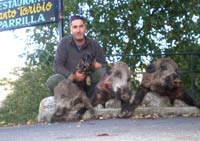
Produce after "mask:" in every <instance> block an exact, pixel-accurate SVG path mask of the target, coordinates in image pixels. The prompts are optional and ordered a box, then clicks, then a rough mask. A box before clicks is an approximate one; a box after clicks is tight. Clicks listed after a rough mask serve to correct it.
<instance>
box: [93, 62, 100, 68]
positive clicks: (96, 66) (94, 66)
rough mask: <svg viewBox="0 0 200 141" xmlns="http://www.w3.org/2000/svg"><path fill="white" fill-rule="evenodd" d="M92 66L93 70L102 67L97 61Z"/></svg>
mask: <svg viewBox="0 0 200 141" xmlns="http://www.w3.org/2000/svg"><path fill="white" fill-rule="evenodd" d="M92 66H93V68H94V69H97V68H100V67H102V65H101V64H100V63H99V62H97V61H94V62H93V63H92Z"/></svg>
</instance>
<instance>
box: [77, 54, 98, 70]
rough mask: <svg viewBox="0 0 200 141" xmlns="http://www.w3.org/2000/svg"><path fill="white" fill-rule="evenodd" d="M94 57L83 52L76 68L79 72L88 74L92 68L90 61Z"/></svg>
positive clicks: (92, 60)
mask: <svg viewBox="0 0 200 141" xmlns="http://www.w3.org/2000/svg"><path fill="white" fill-rule="evenodd" d="M94 60H95V57H94V56H93V55H92V54H90V53H85V54H84V55H83V57H82V58H81V59H80V62H79V63H78V65H77V67H76V69H77V70H80V72H81V73H84V74H89V73H90V72H91V70H92V63H93V62H94Z"/></svg>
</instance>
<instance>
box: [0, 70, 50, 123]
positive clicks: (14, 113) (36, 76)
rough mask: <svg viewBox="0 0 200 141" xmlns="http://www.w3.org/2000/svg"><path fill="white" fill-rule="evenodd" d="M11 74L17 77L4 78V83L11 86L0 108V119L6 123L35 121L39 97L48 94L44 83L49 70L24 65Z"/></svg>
mask: <svg viewBox="0 0 200 141" xmlns="http://www.w3.org/2000/svg"><path fill="white" fill-rule="evenodd" d="M48 69H49V68H46V70H48ZM13 74H14V75H15V76H17V77H18V79H16V80H14V81H12V80H8V79H7V80H4V83H7V85H10V86H12V87H11V88H12V89H11V91H12V92H11V93H10V94H9V95H8V97H7V98H6V100H5V101H4V102H3V105H2V108H1V109H0V121H4V122H6V123H10V122H12V123H13V122H14V123H19V122H20V123H24V122H26V121H28V120H34V121H35V120H36V117H37V115H38V107H39V103H40V101H41V99H42V98H44V97H47V96H49V95H50V93H49V92H48V90H47V88H46V84H45V82H46V80H47V78H48V76H49V75H50V72H48V71H46V73H44V71H43V70H41V69H38V68H31V67H26V68H21V69H17V70H15V71H14V72H13Z"/></svg>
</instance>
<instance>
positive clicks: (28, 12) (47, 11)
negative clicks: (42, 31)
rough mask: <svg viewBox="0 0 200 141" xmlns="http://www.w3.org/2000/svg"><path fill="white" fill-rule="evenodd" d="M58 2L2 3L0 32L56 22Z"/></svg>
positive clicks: (6, 0)
mask: <svg viewBox="0 0 200 141" xmlns="http://www.w3.org/2000/svg"><path fill="white" fill-rule="evenodd" d="M57 17H58V0H4V1H0V31H4V30H9V29H15V28H21V27H26V26H31V25H38V24H44V23H50V22H56V21H57Z"/></svg>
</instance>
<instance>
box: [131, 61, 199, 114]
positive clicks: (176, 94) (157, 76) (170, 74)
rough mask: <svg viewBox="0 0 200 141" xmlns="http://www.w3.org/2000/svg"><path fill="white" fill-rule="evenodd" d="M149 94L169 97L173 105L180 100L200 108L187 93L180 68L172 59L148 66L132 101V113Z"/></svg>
mask: <svg viewBox="0 0 200 141" xmlns="http://www.w3.org/2000/svg"><path fill="white" fill-rule="evenodd" d="M148 92H155V93H157V94H159V95H160V96H168V97H169V100H170V102H171V104H172V105H173V104H174V101H175V99H179V100H181V101H183V102H185V103H186V104H188V105H190V106H196V107H198V108H200V104H198V103H197V102H196V101H195V100H194V99H193V97H191V96H190V95H189V94H188V93H186V90H185V89H184V85H183V82H182V80H181V79H180V76H179V73H178V66H177V64H176V63H175V62H174V60H172V59H171V58H160V59H158V60H157V61H156V62H155V63H152V64H149V65H148V66H147V68H146V72H145V73H144V74H143V78H142V81H141V84H140V85H139V88H138V89H137V91H136V94H135V97H134V99H133V101H131V104H130V105H131V110H132V111H133V110H135V108H137V106H138V105H140V104H141V102H142V101H143V98H144V97H145V95H146V94H147V93H148Z"/></svg>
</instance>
